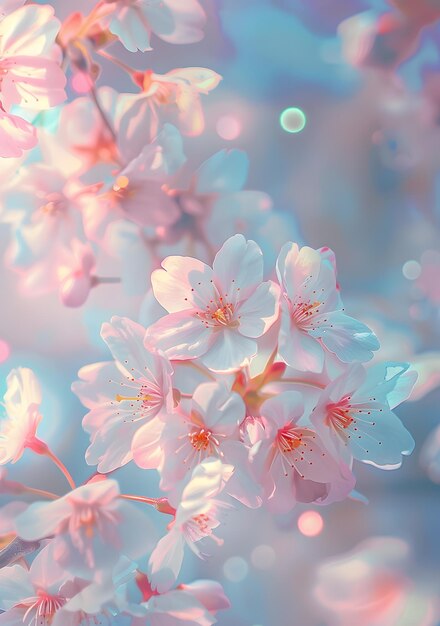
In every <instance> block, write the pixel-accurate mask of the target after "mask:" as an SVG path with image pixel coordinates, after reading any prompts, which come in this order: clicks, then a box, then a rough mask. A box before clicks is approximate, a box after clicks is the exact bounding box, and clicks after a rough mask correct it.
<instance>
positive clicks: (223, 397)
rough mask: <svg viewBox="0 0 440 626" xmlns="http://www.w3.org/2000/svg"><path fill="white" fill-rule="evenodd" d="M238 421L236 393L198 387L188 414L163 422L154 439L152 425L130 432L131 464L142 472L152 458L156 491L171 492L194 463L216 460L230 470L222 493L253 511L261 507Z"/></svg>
mask: <svg viewBox="0 0 440 626" xmlns="http://www.w3.org/2000/svg"><path fill="white" fill-rule="evenodd" d="M244 418H245V405H244V403H243V400H242V399H241V398H240V396H239V395H238V394H237V393H233V392H231V391H230V389H229V388H228V387H227V385H226V384H219V383H204V384H202V385H199V386H198V387H197V389H196V390H195V392H194V395H193V397H192V400H191V406H190V408H189V409H188V412H182V413H175V414H173V415H168V416H167V417H166V418H164V420H163V425H162V428H161V429H160V435H159V438H158V437H157V435H156V429H157V424H155V423H150V425H147V426H146V427H145V428H143V429H142V430H140V431H138V432H137V433H136V435H135V437H134V439H133V451H134V460H135V462H136V463H137V464H138V465H139V466H140V467H147V468H148V467H152V459H153V458H154V457H155V458H156V459H157V468H158V469H159V471H160V474H161V488H162V489H163V490H164V491H170V490H171V489H172V490H173V493H175V490H176V487H177V486H178V485H179V483H180V482H181V481H182V479H184V478H185V477H186V475H187V473H188V472H189V471H192V470H193V469H194V468H195V467H196V466H197V464H199V463H200V462H201V461H203V460H204V459H205V458H207V457H217V458H219V459H220V460H221V461H222V462H223V463H227V464H228V465H231V466H232V467H234V473H233V475H232V476H231V478H230V479H229V481H228V484H227V487H226V492H227V493H228V494H230V495H231V496H233V497H235V498H236V499H237V500H239V501H240V502H242V503H243V504H246V505H247V506H250V507H257V506H259V505H260V504H261V499H260V497H259V489H258V487H257V485H256V484H255V482H254V481H253V480H252V477H251V475H250V468H249V461H248V449H247V448H246V446H245V444H244V443H243V442H242V441H241V433H240V425H241V423H242V421H243V420H244ZM157 447H159V448H160V449H161V454H160V455H159V454H158V453H157Z"/></svg>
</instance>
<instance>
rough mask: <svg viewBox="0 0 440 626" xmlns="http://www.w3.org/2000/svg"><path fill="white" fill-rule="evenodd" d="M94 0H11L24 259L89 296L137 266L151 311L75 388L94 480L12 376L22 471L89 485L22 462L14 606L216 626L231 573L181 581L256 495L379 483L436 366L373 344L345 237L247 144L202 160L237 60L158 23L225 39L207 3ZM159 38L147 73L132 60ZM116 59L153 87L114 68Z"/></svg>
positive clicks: (133, 281) (6, 444)
mask: <svg viewBox="0 0 440 626" xmlns="http://www.w3.org/2000/svg"><path fill="white" fill-rule="evenodd" d="M89 3H90V11H89V12H88V13H87V14H85V15H84V14H82V13H81V12H79V11H76V12H74V13H72V14H71V15H69V16H68V17H67V18H66V19H65V20H64V21H63V22H60V21H58V19H57V18H56V17H54V10H53V8H52V7H51V6H49V5H40V4H32V3H27V2H25V0H3V2H2V5H1V7H0V157H2V160H1V162H0V171H1V174H2V189H1V198H0V200H1V202H0V207H1V209H0V222H2V223H5V224H7V225H8V227H9V232H10V243H9V246H8V249H7V251H6V262H7V264H8V265H9V266H10V267H11V268H12V269H13V270H14V271H15V272H16V273H17V275H18V277H19V284H20V287H21V288H22V290H23V292H24V293H25V294H27V295H39V294H44V293H47V292H56V293H58V295H59V297H60V299H61V301H62V303H63V304H64V305H66V306H69V307H79V306H82V305H83V304H84V303H85V302H86V301H87V299H88V297H89V294H90V292H91V291H92V289H95V288H96V287H98V286H100V285H103V284H112V283H120V282H121V283H122V284H123V287H124V289H125V290H126V293H127V294H129V295H133V294H135V295H142V296H144V306H143V315H142V322H143V323H142V324H141V323H139V322H138V321H134V320H131V319H128V318H127V317H112V318H111V319H110V321H108V322H106V323H104V324H103V325H102V329H101V336H102V339H103V341H104V342H105V344H106V345H107V347H108V350H109V358H108V360H107V361H104V362H100V363H93V364H89V365H86V366H84V367H82V368H81V369H80V371H79V374H78V380H77V381H75V382H74V383H73V385H72V390H73V392H74V394H76V396H77V397H78V398H79V400H80V401H81V403H82V404H83V405H84V407H85V409H86V413H85V415H84V416H83V420H82V426H83V429H84V431H85V432H86V433H87V434H88V436H89V438H90V444H89V446H88V448H87V450H86V452H85V460H86V463H87V464H88V465H89V466H92V468H93V470H92V471H93V473H92V474H91V476H90V477H89V478H88V479H87V480H85V481H82V482H81V484H79V481H78V480H77V479H76V477H75V476H72V474H71V473H70V472H69V470H68V469H67V467H66V465H65V464H64V462H63V461H62V460H61V459H60V458H59V457H58V456H57V454H55V452H54V451H53V450H52V448H51V447H50V446H49V445H48V444H47V443H46V442H45V441H43V440H42V439H40V438H39V437H38V436H37V430H38V429H39V427H40V423H41V421H42V419H43V417H45V416H44V415H43V413H44V412H43V411H42V406H44V402H43V397H42V396H43V394H42V391H41V388H40V385H39V382H38V380H37V378H36V376H35V374H34V373H33V371H32V370H30V369H28V368H25V367H20V368H17V369H14V370H12V371H11V372H10V374H9V376H8V377H7V380H6V385H7V391H6V394H5V396H4V403H3V406H4V412H5V415H4V418H3V419H2V421H1V422H0V465H1V466H6V465H9V464H14V463H16V462H18V461H20V459H21V457H22V456H23V454H27V453H28V452H29V451H30V452H32V453H34V454H37V455H39V456H40V457H42V461H44V459H46V461H50V462H52V463H53V464H54V465H55V466H56V467H57V468H58V470H59V471H61V472H62V474H63V475H64V477H65V479H66V480H67V483H68V489H67V488H66V491H65V493H62V494H59V493H54V492H53V491H49V490H47V489H44V488H37V487H33V486H28V485H25V484H23V483H21V482H17V481H14V480H11V479H10V478H9V477H8V475H7V473H6V470H5V469H4V468H3V467H2V468H1V470H2V471H1V473H0V494H1V495H2V496H7V497H8V502H7V503H6V504H4V506H2V508H1V509H0V548H1V549H0V610H1V611H2V613H0V624H5V625H6V624H8V625H11V626H12V625H13V624H24V625H25V626H37V625H40V626H82V625H89V624H99V623H103V624H104V623H107V624H114V625H120V626H122V625H124V626H179V625H183V624H189V625H190V626H191V625H193V626H195V625H201V626H209V625H211V624H213V623H215V621H216V618H215V615H216V613H217V612H218V611H220V610H222V609H226V608H228V606H229V601H228V599H227V598H226V596H225V594H224V592H223V589H222V587H221V585H220V583H218V582H216V581H211V580H198V581H193V582H190V583H181V582H180V578H181V577H182V576H181V570H182V565H183V563H184V559H185V554H186V552H187V551H188V549H189V550H191V551H192V552H193V553H194V554H195V555H197V556H198V557H200V558H205V557H206V556H207V552H206V550H208V552H209V551H210V550H211V549H212V544H215V545H221V544H222V542H223V539H222V532H223V528H222V527H223V524H224V521H225V518H226V517H231V516H236V515H239V509H240V508H242V507H247V508H250V509H256V508H258V507H265V508H266V509H267V510H268V511H270V512H272V513H273V514H274V515H277V514H283V513H288V512H290V511H292V509H293V508H294V507H295V505H296V504H297V503H308V504H314V505H317V506H318V505H325V504H330V503H334V502H338V501H342V500H344V499H346V498H356V497H359V494H357V492H356V491H354V488H355V483H356V478H355V471H356V464H357V463H358V462H361V463H368V464H370V465H374V466H376V467H378V468H383V469H393V468H397V467H399V466H400V464H401V462H402V455H407V454H410V453H411V452H412V449H413V446H414V441H413V439H412V436H411V435H410V434H409V432H408V431H407V430H406V428H405V427H404V426H403V424H402V423H401V422H400V420H399V418H398V417H397V416H396V414H395V413H394V408H395V407H396V406H397V405H399V404H400V403H401V402H402V401H404V400H405V399H406V398H407V397H408V396H409V394H410V392H411V390H412V387H413V385H414V383H415V378H416V374H415V372H414V371H412V370H411V369H410V368H409V365H407V364H405V363H398V362H386V363H384V362H381V361H375V362H372V360H373V358H374V354H375V352H376V351H377V350H378V349H379V342H378V340H377V338H376V336H375V334H374V333H373V332H372V330H370V328H368V327H367V326H366V325H365V324H364V323H362V322H361V321H358V320H357V319H355V318H353V317H351V316H350V315H348V314H347V313H346V311H345V309H344V306H343V303H342V299H341V293H340V286H339V283H338V281H337V276H336V261H335V256H334V254H333V252H332V251H331V250H330V249H329V248H321V249H318V250H315V249H312V248H310V247H307V246H304V247H299V246H298V245H297V244H296V243H291V242H287V243H286V240H288V239H289V238H291V235H290V234H286V231H287V233H288V232H289V218H288V216H287V214H286V213H283V212H281V211H279V212H277V211H275V210H273V209H272V203H271V200H270V198H269V197H268V196H267V195H266V194H265V193H264V192H260V191H253V190H247V189H245V186H246V180H247V174H248V167H249V164H248V159H247V155H246V154H245V153H244V152H242V151H241V150H238V149H233V150H229V151H228V150H220V151H217V152H216V153H214V154H212V155H211V156H210V157H208V158H207V159H205V160H204V161H203V162H200V161H199V162H192V161H191V160H189V163H188V162H187V161H188V160H187V157H186V153H187V152H188V151H187V149H186V148H187V142H188V141H191V138H192V137H196V136H198V135H200V134H201V133H202V132H203V131H204V126H205V120H204V110H203V102H204V98H205V96H207V95H208V94H210V93H211V92H212V91H214V90H215V89H216V88H217V86H218V85H219V83H220V81H221V76H220V75H219V74H218V73H217V72H215V71H214V70H212V69H209V68H205V67H176V68H174V69H171V70H170V71H167V72H165V73H159V72H156V71H154V70H153V69H151V67H150V66H149V62H148V60H147V61H146V62H144V59H148V58H149V55H148V53H149V51H150V50H151V48H152V44H153V45H156V43H155V41H156V40H157V39H160V40H162V42H163V43H164V44H167V43H169V44H188V43H194V42H197V41H199V40H200V39H201V38H202V37H203V36H204V27H205V21H206V16H205V12H204V10H203V8H202V6H201V4H199V1H198V0H99V1H98V2H93V1H92V0H89ZM84 5H87V1H85V2H83V3H82V6H84ZM407 11H408V20H410V21H411V19H412V18H411V16H410V13H411V11H410V9H407ZM426 11H427V14H426V16H425V17H426V20H425V22H423V24H420V26H419V28H418V29H416V31H415V36H416V35H417V36H418V33H419V30H420V29H421V28H422V27H423V26H424V25H425V23H426V24H427V23H429V21H430V19H431V17H430V16H431V12H430V10H428V9H426ZM396 32H397V33H399V32H400V29H399V28H397V27H396ZM161 45H162V44H161ZM136 52H139V53H140V55H137V56H136V57H135V58H136V63H137V62H138V61H139V62H140V63H142V67H141V68H139V69H135V68H134V67H131V66H130V65H128V64H127V63H126V59H127V57H128V56H129V53H136ZM365 62H367V61H365ZM101 64H102V67H101ZM109 67H110V68H111V69H112V71H113V70H114V71H121V72H123V78H124V80H125V83H126V84H131V85H132V90H133V91H132V92H129V93H120V92H117V91H116V90H115V89H113V88H112V87H111V86H107V85H105V84H102V76H105V74H106V68H107V70H108V68H109ZM102 70H103V71H102ZM125 83H124V84H125ZM65 88H66V91H65ZM66 92H67V93H68V94H73V97H72V98H71V99H70V100H69V101H68V102H66V103H65V100H66ZM189 153H191V150H190V151H189ZM237 233H240V234H237ZM260 244H261V245H262V246H263V247H264V255H263V251H262V249H261V247H260ZM263 256H265V260H266V266H265V265H264V258H263ZM275 260H276V261H275ZM108 267H111V268H112V269H111V271H110V272H109V271H108ZM114 267H116V268H117V270H116V275H113V268H114ZM108 274H110V275H108ZM150 276H151V281H150V280H149V278H150ZM150 282H151V289H150ZM147 289H148V292H147V293H146V291H147ZM127 464H132V467H133V469H134V470H136V471H138V473H139V475H140V476H141V477H145V476H146V472H150V473H152V474H153V475H154V476H157V477H158V485H159V486H158V487H157V493H154V494H150V495H149V496H148V497H147V496H144V495H139V494H136V493H135V494H132V493H124V492H123V490H122V489H121V485H120V482H119V481H118V478H117V477H118V474H117V472H118V470H119V469H120V468H122V467H123V466H126V465H127ZM74 474H75V472H74ZM121 482H122V481H121ZM153 509H154V510H155V511H156V512H158V513H160V514H162V516H159V517H160V518H161V519H163V520H166V521H167V525H166V528H165V527H164V528H163V531H162V533H161V534H160V535H158V533H157V530H156V528H155V524H154V523H153V519H152V517H153V516H152V515H150V512H151V511H152V510H153ZM164 526H165V525H164ZM210 540H211V541H210ZM206 545H207V546H208V547H205V546H206ZM209 546H210V547H209Z"/></svg>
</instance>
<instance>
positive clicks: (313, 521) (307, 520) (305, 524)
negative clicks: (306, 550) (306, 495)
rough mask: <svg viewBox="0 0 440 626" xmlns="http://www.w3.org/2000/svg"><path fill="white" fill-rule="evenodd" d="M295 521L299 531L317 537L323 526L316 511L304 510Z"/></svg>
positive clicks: (307, 535) (322, 521)
mask: <svg viewBox="0 0 440 626" xmlns="http://www.w3.org/2000/svg"><path fill="white" fill-rule="evenodd" d="M297 523H298V530H299V532H300V533H302V534H303V535H305V536H306V537H317V536H318V535H319V534H321V532H322V529H323V528H324V520H323V519H322V517H321V515H320V514H319V513H318V512H317V511H304V513H301V515H300V516H299V517H298V522H297Z"/></svg>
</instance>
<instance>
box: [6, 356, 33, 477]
mask: <svg viewBox="0 0 440 626" xmlns="http://www.w3.org/2000/svg"><path fill="white" fill-rule="evenodd" d="M6 384H7V390H6V393H5V395H4V397H3V401H4V407H5V411H6V417H4V418H3V419H2V420H1V422H0V464H1V465H4V464H5V463H15V462H16V461H18V460H19V459H20V458H21V456H22V454H23V452H24V451H25V449H26V448H28V447H33V446H34V445H35V442H36V432H37V427H38V424H39V423H40V421H41V415H40V413H39V406H40V404H41V389H40V385H39V383H38V380H37V378H36V377H35V374H34V373H33V371H32V370H30V369H28V368H25V367H20V368H18V369H14V370H12V371H11V372H10V373H9V374H8V376H7V378H6Z"/></svg>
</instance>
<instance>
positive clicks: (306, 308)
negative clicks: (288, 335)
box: [291, 300, 322, 328]
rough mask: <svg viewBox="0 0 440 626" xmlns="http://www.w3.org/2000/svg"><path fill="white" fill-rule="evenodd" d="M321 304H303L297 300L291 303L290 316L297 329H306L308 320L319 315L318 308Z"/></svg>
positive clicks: (317, 302) (303, 302)
mask: <svg viewBox="0 0 440 626" xmlns="http://www.w3.org/2000/svg"><path fill="white" fill-rule="evenodd" d="M321 304H322V302H319V301H318V300H315V302H310V301H309V302H305V301H303V300H298V301H297V302H293V303H292V309H291V315H292V320H293V322H294V323H295V324H296V326H298V327H299V328H306V327H307V326H308V323H309V322H310V320H311V319H312V318H313V317H314V316H315V315H318V314H319V307H320V306H321Z"/></svg>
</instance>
